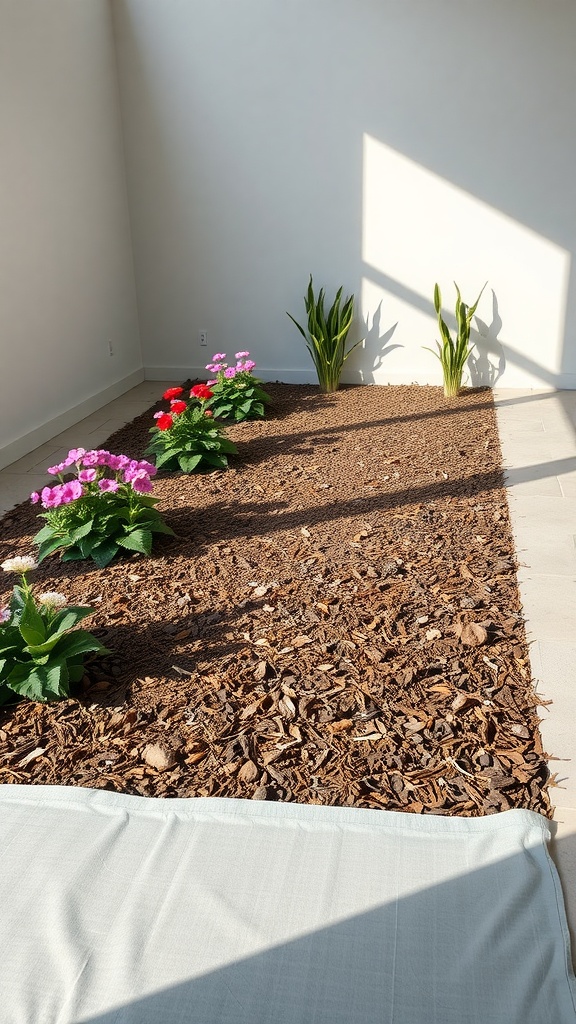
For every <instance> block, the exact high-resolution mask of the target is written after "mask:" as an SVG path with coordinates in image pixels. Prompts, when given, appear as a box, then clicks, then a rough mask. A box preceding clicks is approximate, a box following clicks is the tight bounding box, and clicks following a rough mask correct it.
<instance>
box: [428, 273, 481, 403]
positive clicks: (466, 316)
mask: <svg viewBox="0 0 576 1024" xmlns="http://www.w3.org/2000/svg"><path fill="white" fill-rule="evenodd" d="M486 284H488V282H487V281H486ZM486 284H485V285H484V287H483V288H482V290H481V291H480V295H479V296H478V298H477V299H476V302H475V303H474V305H473V306H467V305H466V303H465V302H462V297H461V295H460V289H459V287H458V285H457V284H456V282H454V287H455V288H456V341H453V340H452V336H451V334H450V331H449V329H448V326H447V324H446V323H445V321H444V319H443V317H442V295H441V293H440V287H439V285H438V284H435V285H434V309H435V310H436V316H437V317H438V327H439V328H440V335H441V337H442V342H441V343H440V342H439V341H437V342H436V348H437V349H438V351H437V352H435V351H434V349H433V348H427V351H428V352H432V353H433V355H435V356H437V357H438V359H439V360H440V364H441V366H442V374H443V377H444V395H445V397H446V398H456V396H457V395H458V393H459V392H460V389H461V387H462V376H463V374H464V367H465V366H466V360H467V359H468V356H469V355H470V353H471V351H472V349H473V347H474V346H473V345H471V344H470V325H471V323H472V317H473V316H474V314H475V312H476V309H477V307H478V303H479V302H480V299H481V297H482V292H483V291H484V288H485V287H486Z"/></svg>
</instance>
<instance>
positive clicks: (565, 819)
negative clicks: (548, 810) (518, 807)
mask: <svg viewBox="0 0 576 1024" xmlns="http://www.w3.org/2000/svg"><path fill="white" fill-rule="evenodd" d="M552 828H553V832H554V838H553V839H552V842H551V844H550V853H551V855H552V859H553V861H554V863H555V865H556V868H557V870H558V874H559V875H560V884H561V886H562V892H563V894H564V907H565V910H566V916H567V918H568V928H569V931H570V939H571V945H572V964H573V965H574V966H576V807H565V806H559V807H556V809H555V812H554V822H553V826H552Z"/></svg>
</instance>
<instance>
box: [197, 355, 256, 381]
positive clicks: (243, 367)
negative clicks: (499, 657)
mask: <svg viewBox="0 0 576 1024" xmlns="http://www.w3.org/2000/svg"><path fill="white" fill-rule="evenodd" d="M249 355H250V353H249V352H235V353H234V358H235V359H236V366H229V365H228V363H223V362H222V360H223V359H226V353H225V352H215V353H214V355H213V356H212V362H211V363H207V365H206V369H207V370H210V373H217V374H222V376H223V377H224V378H225V379H226V380H232V379H233V378H234V377H235V376H236V374H237V373H251V372H252V370H253V369H254V367H255V366H256V363H255V362H254V360H253V359H248V356H249ZM218 379H219V378H218V377H217V378H216V380H209V381H208V382H207V383H208V387H210V385H211V384H217V383H218Z"/></svg>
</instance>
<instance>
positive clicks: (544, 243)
mask: <svg viewBox="0 0 576 1024" xmlns="http://www.w3.org/2000/svg"><path fill="white" fill-rule="evenodd" d="M363 156H364V170H363V224H362V257H363V260H364V263H365V265H366V267H365V275H366V278H365V284H364V286H363V289H362V312H363V315H364V317H365V318H366V319H367V320H368V321H370V320H371V318H372V316H373V315H374V312H375V307H374V306H373V305H372V303H373V302H374V301H376V304H377V305H378V303H380V302H381V303H382V305H381V313H380V319H381V321H382V323H386V324H390V323H394V322H395V321H398V328H397V330H396V332H395V335H394V341H395V342H397V343H398V346H399V347H397V348H396V349H395V350H394V351H393V352H390V354H389V356H387V357H386V359H385V360H384V361H383V363H382V367H381V369H380V370H379V371H378V373H377V374H376V379H383V377H385V376H386V369H388V376H389V377H390V379H393V377H394V376H397V375H398V373H402V372H405V370H406V369H407V368H408V367H411V366H413V367H414V374H413V377H414V379H415V378H416V376H418V377H419V379H421V372H420V371H421V370H422V368H424V367H426V365H427V362H428V360H431V359H433V357H432V356H431V355H430V353H426V352H423V351H422V347H421V346H423V345H432V344H433V341H434V338H435V337H436V336H437V330H436V318H435V313H434V308H433V304H432V296H433V289H434V283H435V281H438V283H439V284H440V286H441V289H442V297H443V304H444V307H445V309H447V310H448V311H450V310H453V308H454V299H455V290H454V285H453V281H454V280H456V281H457V282H458V284H459V285H460V288H461V291H462V296H463V298H464V300H465V301H467V302H469V303H471V302H473V301H474V300H475V299H476V297H477V295H478V292H479V291H480V288H481V287H482V285H483V284H484V282H485V281H486V280H487V281H488V287H487V288H486V291H485V293H484V295H483V297H482V300H481V303H480V305H479V307H478V316H479V318H480V320H481V322H479V324H478V327H479V332H477V333H476V335H475V338H476V340H477V341H478V342H479V343H480V348H481V349H482V355H481V359H480V361H479V366H480V370H479V373H480V377H479V379H477V380H473V381H472V383H493V382H494V381H491V380H490V379H489V378H490V376H491V375H492V376H497V371H498V367H499V368H500V370H502V367H503V366H504V365H506V367H507V370H506V373H505V376H504V379H503V381H502V383H503V385H504V386H538V385H540V386H542V384H546V385H551V384H553V383H554V377H555V375H556V374H558V373H559V371H560V369H561V366H562V350H563V344H564V326H565V313H566V302H567V294H568V282H569V273H570V254H569V253H568V252H567V251H566V250H565V249H562V248H561V247H560V246H558V245H556V244H554V243H553V242H551V241H549V240H548V239H546V238H544V237H542V236H541V235H539V234H537V233H536V232H535V231H532V230H531V229H529V228H527V227H525V226H524V225H522V224H520V223H518V222H517V221H515V220H513V219H512V218H511V217H508V216H507V215H506V214H504V213H501V212H500V211H499V210H497V209H495V208H494V207H492V206H490V205H488V204H487V203H485V202H483V201H481V200H479V199H477V198H475V197H474V196H473V195H470V194H469V193H467V192H465V191H464V190H462V189H460V188H457V187H456V186H455V185H452V184H451V183H450V182H449V181H447V180H446V179H444V178H441V177H439V176H438V175H437V174H434V173H432V172H431V171H429V170H427V169H426V168H424V167H422V166H421V165H419V164H417V163H415V162H414V161H413V160H410V159H408V158H407V157H405V156H403V155H402V154H401V153H398V152H397V151H396V150H394V149H392V148H391V147H390V146H387V145H385V144H384V143H382V142H380V141H379V140H378V139H375V138H373V137H372V136H370V135H364V154H363ZM470 158H471V159H472V158H473V154H472V153H471V156H470ZM366 281H369V282H371V284H372V286H373V287H368V286H367V285H366ZM374 287H376V288H377V292H378V294H375V292H374ZM492 293H494V294H492ZM400 346H401V347H400ZM508 346H509V347H508ZM417 370H418V373H417V372H416V371H417ZM425 372H426V371H425ZM432 377H434V378H435V377H436V375H435V374H434V373H433V372H431V373H430V383H434V382H435V379H434V380H433V379H432Z"/></svg>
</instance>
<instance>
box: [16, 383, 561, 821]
mask: <svg viewBox="0 0 576 1024" xmlns="http://www.w3.org/2000/svg"><path fill="white" fill-rule="evenodd" d="M267 388H268V390H269V391H270V393H271V394H272V397H273V403H274V404H273V407H272V408H271V409H270V415H269V417H268V418H267V419H266V420H264V421H256V422H249V423H243V424H238V425H235V426H232V427H230V428H229V436H230V437H231V438H232V439H233V440H234V441H235V442H236V443H237V445H238V449H239V456H238V457H236V458H235V459H234V460H233V461H232V466H233V468H231V469H230V470H229V471H228V472H216V473H212V474H210V475H196V476H188V477H187V476H184V475H181V474H177V475H164V476H162V475H160V476H159V477H158V478H157V480H156V483H155V494H156V495H157V496H158V497H159V498H160V499H161V503H160V506H159V508H160V509H161V510H162V511H163V513H164V515H165V518H166V521H167V522H168V523H169V525H170V526H172V527H173V529H174V530H175V531H176V534H177V537H176V538H169V537H161V538H159V539H158V540H157V541H156V546H155V549H154V553H153V557H152V558H151V559H144V558H142V557H140V556H138V555H135V556H132V557H127V558H125V559H123V560H121V561H117V562H115V563H113V564H112V565H111V566H109V567H108V568H106V569H104V570H98V569H96V568H95V567H94V565H93V563H68V564H62V563H60V562H59V560H58V558H57V557H56V556H53V557H51V558H49V559H47V560H46V561H45V562H44V563H43V564H42V566H41V567H40V569H39V570H38V571H37V572H35V573H33V574H32V576H31V582H32V583H33V584H34V585H38V586H39V588H40V589H42V590H46V589H53V590H60V591H61V592H63V593H65V594H66V595H67V597H69V599H70V601H71V602H73V603H75V604H89V605H91V606H92V607H93V608H94V615H93V617H92V619H91V620H88V621H87V624H86V625H87V628H90V629H91V630H92V631H93V632H94V633H95V634H96V635H97V636H98V637H99V638H100V639H101V640H102V641H103V642H104V643H105V644H106V645H107V646H108V647H109V648H110V649H111V650H112V651H113V652H114V653H113V654H112V655H111V656H108V657H107V658H104V659H94V660H92V661H88V662H87V665H86V676H85V679H84V683H83V685H82V686H81V687H80V688H79V692H78V695H77V696H75V697H74V698H73V699H70V700H67V701H64V702H62V703H58V704H52V705H47V704H32V703H27V702H22V703H20V704H17V705H15V706H11V707H5V708H3V709H0V782H4V783H6V782H8V783H33V784H48V783H50V784H59V785H78V786H88V787H99V788H104V789H112V790H117V791H121V792H125V793H134V794H141V795H146V796H166V797H176V796H179V797H188V796H230V797H248V798H252V799H261V800H290V801H298V802H303V803H322V804H346V805H355V806H360V807H380V808H387V809H392V810H403V811H413V812H416V813H430V812H433V813H436V814H451V815H464V816H468V815H483V814H491V813H494V812H497V811H502V810H506V809H508V808H510V807H525V808H530V809H532V810H535V811H539V812H542V813H544V814H546V815H550V813H551V809H550V803H549V800H548V796H547V792H546V781H547V778H548V769H547V764H546V759H545V758H546V755H544V754H543V752H542V747H541V742H540V736H539V732H538V717H537V711H536V708H537V703H538V702H537V698H536V697H535V694H534V690H533V687H532V684H531V675H530V663H529V659H528V649H527V645H526V638H525V633H524V626H523V620H522V614H521V607H520V602H519V595H518V588H517V582H516V572H515V567H516V563H515V556H514V548H513V542H512V537H511V531H510V524H509V518H508V508H507V502H506V496H505V492H504V490H503V477H502V470H501V457H500V446H499V442H498V435H497V430H496V421H495V413H494V408H493V403H492V396H491V393H490V391H488V390H469V391H465V392H464V393H463V394H462V395H461V396H460V397H459V398H458V399H457V400H455V401H446V400H445V399H444V398H443V396H442V392H441V390H440V389H439V388H428V387H416V386H414V387H375V386H374V387H347V388H343V389H342V390H340V391H339V392H338V393H337V394H335V395H332V396H322V395H320V394H319V393H318V389H317V388H315V387H307V386H306V387H305V386H289V385H280V384H278V385H268V386H267ZM151 424H152V419H151V414H150V413H147V414H145V415H144V416H141V417H139V418H138V419H137V420H135V421H134V422H133V423H131V424H129V425H128V426H126V427H125V428H123V429H122V430H120V431H118V432H117V433H116V434H114V435H113V437H112V438H110V439H109V441H108V442H107V445H106V446H107V447H108V448H110V450H111V451H113V452H115V453H120V452H125V453H126V454H129V455H131V456H133V457H141V456H142V455H143V453H144V449H145V447H146V444H147V438H148V428H149V427H150V426H151ZM36 511H37V510H35V509H34V508H32V507H31V506H30V505H21V506H19V507H18V508H17V509H16V510H14V511H13V512H10V513H9V514H8V515H7V516H5V517H4V519H3V520H2V521H1V522H0V555H1V559H2V560H3V559H4V558H7V557H11V556H13V555H15V554H29V553H31V552H33V550H34V549H33V548H32V545H31V538H32V536H33V534H34V533H35V532H36V531H37V529H38V527H39V521H38V520H37V518H36ZM0 582H1V583H2V586H3V587H4V595H6V596H7V594H8V587H9V586H10V585H11V584H12V583H13V577H10V576H5V577H4V578H2V579H1V580H0Z"/></svg>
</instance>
